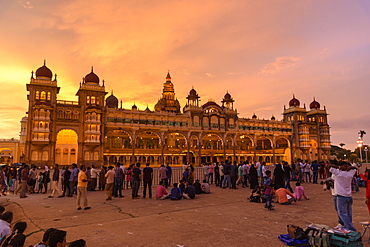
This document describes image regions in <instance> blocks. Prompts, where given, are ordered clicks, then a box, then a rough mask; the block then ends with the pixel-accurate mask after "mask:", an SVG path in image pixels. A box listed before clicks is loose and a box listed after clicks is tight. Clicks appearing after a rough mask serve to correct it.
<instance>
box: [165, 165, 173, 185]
mask: <svg viewBox="0 0 370 247" xmlns="http://www.w3.org/2000/svg"><path fill="white" fill-rule="evenodd" d="M166 169H167V172H166V175H167V186H168V185H171V183H172V168H171V166H170V164H167V166H166Z"/></svg>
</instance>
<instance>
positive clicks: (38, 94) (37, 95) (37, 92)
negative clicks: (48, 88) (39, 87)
mask: <svg viewBox="0 0 370 247" xmlns="http://www.w3.org/2000/svg"><path fill="white" fill-rule="evenodd" d="M36 99H37V100H38V99H40V92H39V91H36Z"/></svg>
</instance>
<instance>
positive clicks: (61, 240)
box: [49, 230, 67, 247]
mask: <svg viewBox="0 0 370 247" xmlns="http://www.w3.org/2000/svg"><path fill="white" fill-rule="evenodd" d="M66 244H67V232H66V231H63V230H55V231H54V232H53V233H52V234H50V238H49V247H65V246H66Z"/></svg>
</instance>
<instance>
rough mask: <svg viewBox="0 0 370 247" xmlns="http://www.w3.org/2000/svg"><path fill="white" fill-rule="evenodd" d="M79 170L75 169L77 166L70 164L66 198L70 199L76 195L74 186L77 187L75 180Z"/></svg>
mask: <svg viewBox="0 0 370 247" xmlns="http://www.w3.org/2000/svg"><path fill="white" fill-rule="evenodd" d="M78 174H79V170H78V169H77V164H75V163H73V164H72V172H71V176H70V178H69V195H68V197H72V196H73V194H75V193H76V185H77V178H78Z"/></svg>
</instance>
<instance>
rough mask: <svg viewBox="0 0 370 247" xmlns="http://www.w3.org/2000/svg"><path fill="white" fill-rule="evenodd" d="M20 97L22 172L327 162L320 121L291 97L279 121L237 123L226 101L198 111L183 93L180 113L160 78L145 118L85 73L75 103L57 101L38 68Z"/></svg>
mask: <svg viewBox="0 0 370 247" xmlns="http://www.w3.org/2000/svg"><path fill="white" fill-rule="evenodd" d="M27 91H28V96H27V98H28V112H27V118H23V119H22V133H23V135H24V136H25V137H24V139H25V150H24V160H25V162H27V163H29V164H36V165H53V164H55V163H58V164H60V165H70V164H71V163H74V162H75V163H78V164H86V165H92V164H95V165H98V166H99V165H103V164H105V165H107V164H112V163H113V162H116V161H118V162H122V163H124V164H125V165H128V164H131V163H134V162H141V163H146V162H149V163H151V164H152V165H160V164H171V165H180V164H183V163H185V162H190V163H193V164H195V165H200V164H201V163H204V162H220V161H223V160H226V159H227V160H230V161H236V162H242V161H246V160H248V161H265V162H266V163H276V162H281V161H282V160H286V161H289V162H291V161H293V160H295V159H296V158H302V159H307V160H311V161H312V160H329V151H330V128H329V125H328V119H327V115H328V114H327V113H326V109H325V107H324V108H323V109H321V107H320V104H319V103H318V102H317V101H316V100H314V101H313V102H312V103H311V104H310V109H309V110H308V109H306V107H305V106H303V107H301V106H300V102H299V100H297V99H296V98H295V97H294V96H293V99H292V100H290V102H289V107H288V108H286V107H285V106H284V111H283V119H282V120H281V121H278V120H276V118H275V117H272V118H271V119H270V120H264V119H258V118H257V116H256V115H253V116H252V118H250V119H249V118H240V117H238V112H237V111H236V109H235V108H234V102H235V101H234V99H233V98H232V96H231V95H230V94H229V93H226V94H225V96H224V97H223V99H222V100H221V102H220V103H216V102H215V101H213V100H209V101H208V102H207V103H205V104H203V105H201V104H200V100H199V99H200V96H199V95H198V93H197V92H196V90H195V89H191V90H190V92H189V95H188V96H187V97H186V99H187V103H186V105H185V106H184V107H183V108H182V109H181V106H180V103H179V101H178V100H177V98H176V96H175V90H174V85H173V83H172V81H171V76H170V74H169V73H168V74H167V77H166V81H165V83H164V84H163V92H162V97H161V98H160V99H159V101H158V102H157V104H156V105H155V107H154V109H153V110H150V109H149V108H148V107H147V108H146V109H145V110H139V109H138V108H137V107H136V105H133V106H132V108H131V109H124V108H122V101H121V102H119V100H118V99H117V97H116V96H114V95H113V93H112V94H111V95H109V96H108V97H106V96H107V92H106V90H105V82H104V81H102V82H101V81H100V79H99V77H98V76H97V75H96V74H95V73H94V71H93V69H91V72H90V73H89V74H87V75H86V76H85V77H84V79H83V81H82V82H81V83H80V84H79V88H78V90H77V93H76V96H77V97H78V100H77V101H66V100H59V99H58V93H59V91H60V87H59V86H58V83H57V77H56V75H55V76H54V79H53V74H52V72H51V70H50V69H49V68H48V67H46V65H45V64H44V65H43V66H42V67H40V68H38V69H37V70H36V73H35V75H34V73H33V72H32V75H31V79H30V82H29V83H28V84H27Z"/></svg>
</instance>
